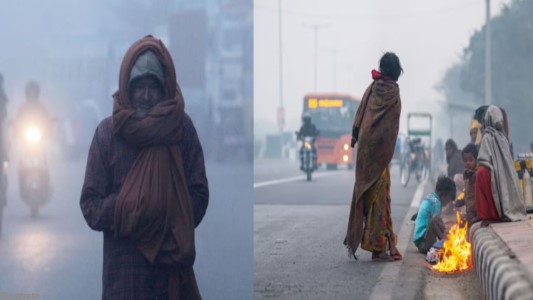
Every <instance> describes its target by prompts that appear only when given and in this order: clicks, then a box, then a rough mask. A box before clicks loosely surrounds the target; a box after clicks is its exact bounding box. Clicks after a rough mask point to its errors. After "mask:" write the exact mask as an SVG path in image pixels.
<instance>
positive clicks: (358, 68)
mask: <svg viewBox="0 0 533 300" xmlns="http://www.w3.org/2000/svg"><path fill="white" fill-rule="evenodd" d="M507 3H510V0H492V4H491V10H492V11H491V13H492V15H493V16H494V15H496V14H498V13H499V12H500V10H501V8H502V6H503V5H504V4H507ZM282 9H283V11H284V15H283V25H282V29H283V64H284V66H283V78H284V87H283V89H284V93H283V95H284V105H285V110H286V114H287V122H286V123H287V125H286V129H287V130H289V131H290V130H293V129H295V128H296V127H297V126H299V125H300V115H301V110H302V97H303V95H304V94H305V93H307V92H312V91H313V89H314V73H313V72H314V44H313V43H314V34H313V30H310V29H308V28H307V27H306V25H309V24H314V23H319V24H326V25H327V26H328V27H326V28H325V29H321V30H319V32H318V42H319V46H318V84H317V85H318V88H317V90H318V92H333V91H337V92H343V93H349V94H352V95H354V96H358V97H361V96H362V94H363V92H364V90H365V88H366V87H367V86H368V84H369V83H370V82H371V78H370V71H371V69H373V68H377V67H378V61H379V58H380V56H381V54H382V53H383V52H385V51H394V52H396V53H397V54H398V56H399V57H400V60H401V63H402V66H403V68H404V71H405V73H404V75H403V76H401V77H400V79H399V81H398V83H399V85H400V94H401V97H402V101H403V102H402V119H401V125H400V126H401V127H400V128H401V130H402V129H403V128H402V127H404V126H405V122H406V121H405V119H404V118H405V116H406V115H407V114H406V113H407V112H408V111H412V110H419V111H420V110H427V111H430V112H435V110H436V109H441V108H442V106H441V105H437V104H436V103H437V102H439V101H442V100H443V96H441V95H440V94H439V92H438V91H436V90H435V86H436V85H437V84H438V83H439V81H440V80H441V78H442V77H443V74H444V72H445V71H446V70H447V68H448V67H450V66H451V65H453V64H454V63H455V62H457V61H458V60H459V58H460V55H461V53H462V51H463V49H464V48H465V47H466V46H467V45H468V42H469V39H470V36H471V35H472V34H473V33H474V32H475V31H476V30H479V29H480V28H481V27H482V26H483V24H484V23H485V1H484V0H448V1H424V0H403V1H397V0H382V1H353V0H330V1H320V0H282ZM254 43H255V44H254V122H255V123H254V130H255V132H256V134H264V133H265V132H275V131H276V130H277V127H275V126H273V125H274V124H276V123H275V121H276V119H275V113H276V107H277V106H278V104H279V96H278V95H279V81H278V80H279V69H278V67H279V56H278V53H279V52H278V51H279V50H278V45H279V43H278V1H273V0H255V1H254ZM335 50H336V51H337V55H336V64H334V54H333V53H334V51H335ZM335 69H336V76H334V70H335ZM335 78H336V80H335ZM335 81H336V82H335ZM335 86H336V87H337V89H336V90H335ZM458 101H460V99H459V100H458ZM270 122H272V123H270ZM268 125H270V126H268Z"/></svg>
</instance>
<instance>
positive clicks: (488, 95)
mask: <svg viewBox="0 0 533 300" xmlns="http://www.w3.org/2000/svg"><path fill="white" fill-rule="evenodd" d="M486 14H487V15H486V28H485V105H490V104H491V103H492V74H491V73H492V69H491V51H490V50H491V49H490V48H491V40H490V36H491V34H490V0H486Z"/></svg>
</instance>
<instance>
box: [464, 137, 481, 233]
mask: <svg viewBox="0 0 533 300" xmlns="http://www.w3.org/2000/svg"><path fill="white" fill-rule="evenodd" d="M477 153H478V150H477V147H476V145H475V144H468V145H466V147H465V148H464V149H463V161H464V163H465V171H464V174H463V178H464V180H465V194H464V202H465V206H466V220H467V221H468V224H472V223H474V222H475V221H476V220H477V219H478V216H477V213H476V208H475V193H476V169H477Z"/></svg>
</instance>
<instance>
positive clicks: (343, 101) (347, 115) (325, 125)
mask: <svg viewBox="0 0 533 300" xmlns="http://www.w3.org/2000/svg"><path fill="white" fill-rule="evenodd" d="M358 106H359V101H357V100H355V99H350V98H340V97H339V98H336V97H306V98H304V113H305V112H307V113H308V114H309V115H310V116H311V121H312V122H313V124H315V126H316V127H317V129H318V130H320V132H321V133H322V134H321V135H329V134H345V133H349V132H351V130H352V123H353V118H354V116H355V113H356V111H357V108H358Z"/></svg>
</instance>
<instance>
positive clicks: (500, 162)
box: [478, 105, 527, 221]
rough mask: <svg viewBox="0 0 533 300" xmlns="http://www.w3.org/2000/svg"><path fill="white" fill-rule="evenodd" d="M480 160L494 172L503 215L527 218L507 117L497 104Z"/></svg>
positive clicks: (492, 109)
mask: <svg viewBox="0 0 533 300" xmlns="http://www.w3.org/2000/svg"><path fill="white" fill-rule="evenodd" d="M478 163H479V164H480V165H482V166H484V167H486V168H487V169H488V170H489V172H490V175H491V186H492V197H493V198H494V202H495V203H494V204H495V206H496V210H497V211H498V215H499V216H500V218H501V219H502V220H507V221H520V220H525V219H527V215H526V209H525V207H524V204H523V200H522V194H521V193H520V186H519V184H518V176H517V175H516V172H515V169H514V162H513V158H512V156H511V151H510V148H509V141H508V140H507V137H506V130H505V121H504V116H503V113H502V111H501V109H500V108H499V107H497V106H493V105H491V106H489V107H488V108H487V112H486V114H485V120H484V134H483V138H482V139H481V145H480V148H479V154H478Z"/></svg>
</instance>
